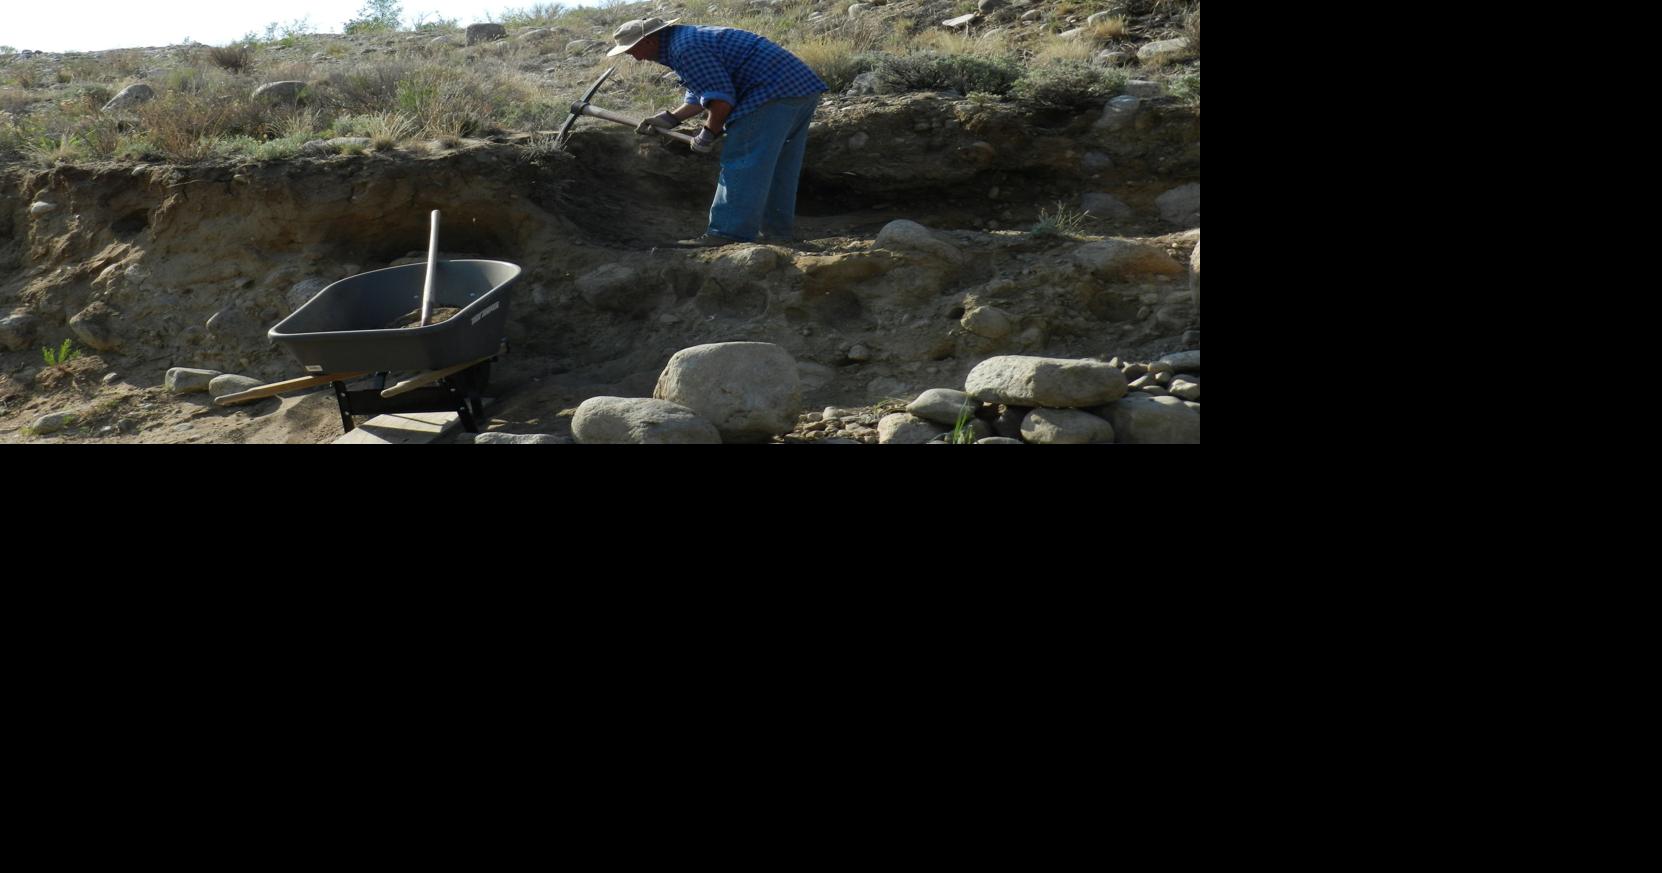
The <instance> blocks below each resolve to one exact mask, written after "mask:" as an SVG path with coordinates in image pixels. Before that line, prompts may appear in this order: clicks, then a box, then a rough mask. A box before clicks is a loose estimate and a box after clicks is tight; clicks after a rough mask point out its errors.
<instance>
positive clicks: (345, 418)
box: [329, 382, 353, 433]
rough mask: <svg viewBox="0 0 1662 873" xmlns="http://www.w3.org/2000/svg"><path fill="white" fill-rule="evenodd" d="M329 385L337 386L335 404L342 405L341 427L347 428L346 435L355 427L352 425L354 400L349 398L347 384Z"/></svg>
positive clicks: (333, 383)
mask: <svg viewBox="0 0 1662 873" xmlns="http://www.w3.org/2000/svg"><path fill="white" fill-rule="evenodd" d="M329 384H331V385H333V386H335V403H337V404H339V405H340V423H341V427H343V428H346V431H345V432H346V433H351V432H352V427H353V425H352V398H351V397H349V396H347V393H346V383H345V382H331V383H329Z"/></svg>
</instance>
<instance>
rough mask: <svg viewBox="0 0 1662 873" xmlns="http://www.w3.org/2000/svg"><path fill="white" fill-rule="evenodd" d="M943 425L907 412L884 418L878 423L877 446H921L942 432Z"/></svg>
mask: <svg viewBox="0 0 1662 873" xmlns="http://www.w3.org/2000/svg"><path fill="white" fill-rule="evenodd" d="M943 430H946V428H944V427H943V426H942V425H939V424H936V423H935V422H933V421H930V420H928V419H925V418H918V417H917V416H915V415H910V414H908V413H905V412H896V413H894V414H892V415H885V416H883V418H882V420H881V421H879V422H877V444H878V445H880V446H921V445H923V444H924V443H927V442H929V441H930V440H932V439H934V438H935V437H937V436H940V435H941V433H942V431H943Z"/></svg>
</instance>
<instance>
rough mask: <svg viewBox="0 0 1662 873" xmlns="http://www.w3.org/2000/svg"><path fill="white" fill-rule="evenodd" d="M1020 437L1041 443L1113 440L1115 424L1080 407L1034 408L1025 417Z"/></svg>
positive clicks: (1082, 443)
mask: <svg viewBox="0 0 1662 873" xmlns="http://www.w3.org/2000/svg"><path fill="white" fill-rule="evenodd" d="M1021 438H1022V439H1023V440H1024V441H1026V442H1028V443H1032V444H1034V445H1041V446H1053V445H1088V444H1090V443H1111V442H1113V441H1114V426H1113V425H1111V424H1109V423H1108V422H1107V421H1106V420H1105V419H1102V418H1099V417H1097V416H1095V415H1092V414H1090V413H1089V412H1085V411H1083V410H1079V409H1035V410H1033V411H1032V412H1029V413H1027V417H1026V418H1024V419H1022V422H1021Z"/></svg>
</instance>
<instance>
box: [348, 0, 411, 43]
mask: <svg viewBox="0 0 1662 873" xmlns="http://www.w3.org/2000/svg"><path fill="white" fill-rule="evenodd" d="M403 15H404V7H402V6H400V5H399V4H398V2H397V0H364V8H362V9H359V10H358V17H357V18H354V19H352V20H351V21H348V22H346V25H345V31H346V33H347V35H349V36H350V35H354V34H360V33H391V32H393V31H396V30H397V29H398V20H399V18H401V17H403Z"/></svg>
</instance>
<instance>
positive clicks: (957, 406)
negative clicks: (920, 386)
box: [906, 388, 980, 427]
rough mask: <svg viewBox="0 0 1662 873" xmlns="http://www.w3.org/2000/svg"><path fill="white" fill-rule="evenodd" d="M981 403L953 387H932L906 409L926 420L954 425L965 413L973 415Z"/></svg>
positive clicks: (948, 425) (949, 425)
mask: <svg viewBox="0 0 1662 873" xmlns="http://www.w3.org/2000/svg"><path fill="white" fill-rule="evenodd" d="M979 406H980V404H978V403H975V402H974V401H972V400H970V396H969V395H968V394H965V393H964V392H962V391H954V390H953V389H951V388H931V389H929V390H928V391H925V392H923V393H922V394H920V395H918V399H916V400H914V401H912V403H911V405H909V406H907V407H906V411H907V412H909V413H911V414H912V415H915V416H917V417H918V418H921V419H924V420H926V421H933V422H935V423H936V424H944V425H946V426H947V427H954V426H956V425H957V424H958V419H959V418H960V417H961V416H964V415H966V414H967V415H970V416H973V415H974V414H975V410H976V409H977V408H978V407H979Z"/></svg>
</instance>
